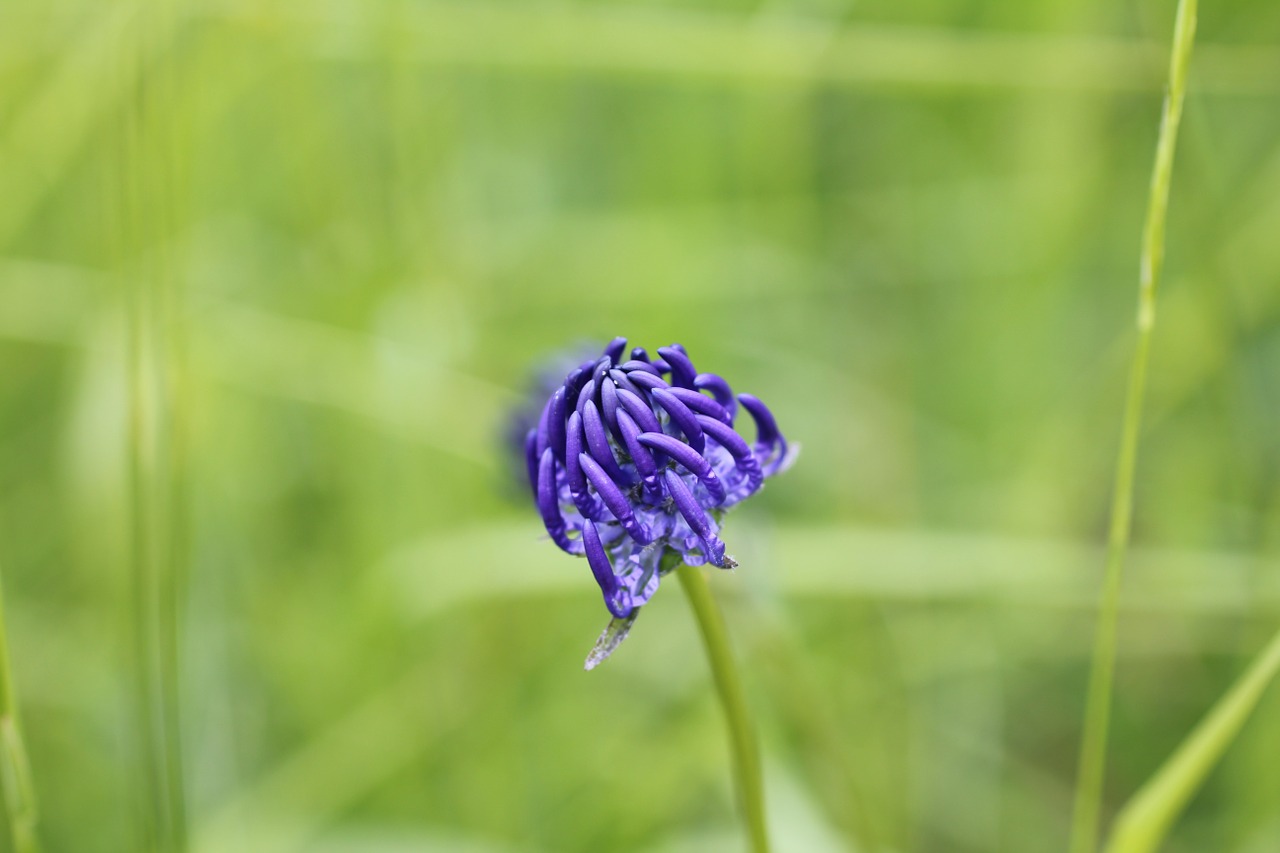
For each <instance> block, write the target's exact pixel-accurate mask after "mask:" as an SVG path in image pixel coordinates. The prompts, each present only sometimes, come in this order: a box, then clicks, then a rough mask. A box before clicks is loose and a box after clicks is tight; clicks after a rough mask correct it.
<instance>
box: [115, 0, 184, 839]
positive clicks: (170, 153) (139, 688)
mask: <svg viewBox="0 0 1280 853" xmlns="http://www.w3.org/2000/svg"><path fill="white" fill-rule="evenodd" d="M137 13H138V14H137V16H136V17H135V18H134V19H133V23H132V25H131V26H130V28H129V30H128V31H127V33H126V38H125V39H124V43H123V45H122V48H123V49H122V51H121V64H122V66H123V68H122V69H121V73H122V76H124V77H125V78H126V79H127V78H135V79H137V80H138V81H139V85H138V86H137V87H136V89H135V90H134V91H133V94H132V97H130V98H128V99H127V100H126V101H125V102H124V104H123V108H122V110H121V114H120V116H119V122H120V149H119V152H118V153H119V160H118V163H117V164H116V165H117V170H118V174H117V175H116V180H117V188H116V189H117V191H118V196H117V201H118V203H119V205H120V207H121V209H120V211H119V216H118V218H119V221H120V226H119V227H120V233H118V234H117V235H116V237H117V241H118V245H117V246H116V248H117V249H118V251H119V253H120V256H119V258H118V263H119V265H120V267H121V276H120V282H121V285H122V289H123V293H122V299H123V301H124V304H125V305H126V317H127V326H128V379H127V382H128V388H127V399H128V415H127V417H128V428H127V433H126V441H127V451H126V452H127V459H128V486H127V488H128V503H127V512H128V516H129V521H130V525H129V530H130V553H129V567H130V577H129V579H128V583H129V589H130V596H131V601H130V610H129V616H130V624H129V632H130V635H131V639H132V646H133V648H132V653H133V659H132V673H131V675H132V688H133V708H132V710H133V714H134V717H133V725H134V731H133V732H132V737H133V739H134V743H135V745H136V748H137V752H138V756H137V762H138V766H137V769H136V782H135V784H136V785H137V786H138V789H139V790H138V792H137V794H138V796H139V799H140V803H139V805H140V809H139V812H140V817H141V822H142V826H141V830H142V837H143V839H144V840H145V844H146V846H147V849H151V850H155V851H157V852H158V853H177V851H181V850H185V849H186V848H187V833H186V805H185V800H186V797H185V792H184V785H183V775H184V774H183V764H182V749H181V728H180V719H179V716H180V715H179V698H178V633H179V616H178V599H179V590H180V587H181V566H182V562H183V561H182V553H183V550H184V545H183V542H184V532H183V528H182V509H181V508H182V504H183V499H182V496H183V493H184V489H183V486H182V480H181V471H182V467H183V466H182V459H181V454H182V452H183V447H182V440H181V429H180V423H179V415H180V413H181V404H180V400H179V397H178V395H179V394H180V392H181V376H182V369H183V366H182V359H181V347H180V340H179V333H180V329H181V323H180V322H179V316H178V311H177V293H176V291H177V277H178V274H177V271H176V270H177V266H176V263H175V261H174V259H173V257H172V251H173V243H174V240H175V235H176V232H177V223H176V203H175V195H176V188H177V187H176V184H177V176H178V172H179V163H178V161H177V151H178V150H179V146H178V140H177V139H176V136H175V134H176V133H177V130H178V124H179V122H178V115H179V107H178V99H177V97H176V94H175V92H174V91H173V90H172V80H173V62H172V61H166V62H162V63H156V64H154V65H152V66H150V67H148V66H147V62H148V61H149V55H148V51H147V45H148V44H151V43H153V42H154V40H156V39H159V40H161V41H165V40H166V39H167V38H169V37H171V36H169V34H170V33H172V31H173V27H174V20H173V18H174V16H173V9H172V8H171V5H170V2H169V0H155V2H146V3H140V4H138V6H137Z"/></svg>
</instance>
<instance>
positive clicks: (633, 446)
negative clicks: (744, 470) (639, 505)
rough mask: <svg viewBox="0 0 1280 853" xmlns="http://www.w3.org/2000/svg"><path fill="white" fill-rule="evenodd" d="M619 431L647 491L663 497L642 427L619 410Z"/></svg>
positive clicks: (624, 411) (656, 469) (655, 467)
mask: <svg viewBox="0 0 1280 853" xmlns="http://www.w3.org/2000/svg"><path fill="white" fill-rule="evenodd" d="M618 429H619V431H620V432H621V433H622V443H623V444H624V445H625V446H626V448H627V453H629V454H631V461H632V462H634V463H635V466H636V470H637V471H639V472H640V479H641V481H642V482H643V483H644V485H645V491H647V492H648V493H649V494H650V495H651V496H653V497H655V498H657V497H659V496H661V494H662V485H661V484H660V483H659V482H658V463H657V462H656V461H655V460H654V458H653V454H652V453H650V452H649V448H647V447H645V446H644V445H643V444H641V443H640V441H639V439H640V427H639V426H637V425H636V422H635V421H634V420H632V418H631V415H629V414H627V410H626V409H619V410H618ZM753 459H754V457H753Z"/></svg>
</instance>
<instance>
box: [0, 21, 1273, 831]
mask: <svg viewBox="0 0 1280 853" xmlns="http://www.w3.org/2000/svg"><path fill="white" fill-rule="evenodd" d="M1173 5H1174V4H1173V3H1172V2H1157V0H1137V2H1134V0H1126V2H1100V0H1089V2H1075V0H1045V2H1021V0H985V1H980V2H958V0H911V2H899V0H861V2H857V3H853V2H844V0H764V2H757V1H756V0H751V2H744V0H682V2H670V1H669V0H668V2H663V0H617V2H587V0H563V1H562V2H514V0H506V2H504V0H477V2H469V0H447V2H446V0H441V2H434V0H433V1H432V2H426V0H423V1H422V2H418V0H378V2H358V0H291V1H290V2H270V0H268V2H248V0H244V2H241V1H240V0H226V2H219V1H218V0H208V1H207V2H201V0H185V2H179V0H169V2H150V3H145V2H144V3H126V2H105V3H104V2H88V0H7V2H5V3H3V4H0V371H2V373H0V376H2V384H0V542H3V546H2V547H0V573H2V575H3V580H4V586H5V595H6V601H5V604H6V616H7V625H6V627H7V630H8V633H9V638H10V654H11V656H12V660H13V670H14V678H15V685H16V689H17V695H18V697H19V700H20V704H21V711H22V722H23V726H24V732H25V737H26V741H27V748H28V752H29V755H30V762H31V767H32V775H33V778H34V780H35V786H36V791H37V793H38V797H39V805H40V811H41V814H40V832H41V835H42V838H43V840H44V843H45V846H46V847H47V849H48V850H50V851H72V850H74V851H78V853H99V851H101V853H106V851H135V850H139V851H140V850H149V849H155V850H166V849H178V848H180V847H183V846H186V847H189V848H190V849H192V850H195V851H199V853H220V851H267V853H286V851H303V850H305V851H372V853H401V851H447V852H448V853H511V851H535V852H536V851H546V853H575V851H602V850H609V851H671V853H684V851H690V853H692V851H713V853H716V851H731V850H738V849H740V845H741V840H740V836H739V830H738V827H737V824H736V822H735V816H734V810H733V803H732V795H731V789H730V785H729V780H728V776H727V772H726V770H727V762H728V753H727V746H726V742H725V738H724V734H723V731H722V728H721V719H720V716H719V709H718V707H717V706H716V704H715V701H714V697H713V694H712V692H711V690H710V688H709V682H708V672H707V667H706V664H705V660H704V658H703V655H702V652H701V649H700V647H699V646H698V644H697V638H696V634H695V630H694V626H693V622H692V619H691V615H690V613H689V611H688V607H687V605H686V604H685V602H684V601H683V600H682V598H681V595H680V594H679V593H678V592H677V585H675V584H671V585H670V587H669V588H667V589H665V590H664V591H663V593H662V594H660V595H659V596H658V598H657V599H656V600H655V602H654V603H653V604H652V605H651V606H649V607H647V608H645V611H644V614H643V618H641V619H640V621H639V623H638V624H637V627H636V630H635V631H634V632H633V634H632V636H631V638H630V639H629V640H628V641H627V642H626V644H624V645H623V647H622V648H621V649H620V650H619V652H618V653H617V654H616V655H615V656H614V657H613V658H612V659H611V660H610V661H609V662H608V664H607V665H605V666H604V667H602V668H601V669H599V670H596V671H595V672H592V673H590V674H585V673H583V671H582V660H583V657H584V656H585V654H586V652H587V651H588V649H589V648H590V646H591V644H592V642H593V641H594V639H595V636H596V634H597V633H598V632H599V630H600V629H601V628H602V627H603V625H604V622H605V621H606V614H605V611H604V609H603V607H602V606H601V602H600V599H599V595H598V592H597V591H596V590H595V587H594V584H593V583H592V581H591V578H590V575H589V574H588V572H587V569H586V567H585V565H583V564H582V563H581V562H579V561H575V560H572V559H570V558H568V557H565V556H564V555H562V554H561V553H559V552H558V551H557V550H556V549H555V548H554V547H553V546H552V545H551V544H550V543H549V542H547V541H545V540H544V539H543V538H542V535H541V532H540V527H539V522H538V518H537V515H536V513H535V512H534V511H533V510H532V508H531V507H530V506H528V505H527V504H528V500H527V498H526V494H525V492H524V491H522V487H521V485H520V482H519V476H520V474H519V470H520V469H519V465H518V464H513V462H512V457H511V456H510V455H509V454H508V452H507V451H506V449H505V448H504V447H503V445H502V438H503V435H504V432H505V430H506V423H507V420H506V419H507V416H508V415H507V413H508V412H509V410H510V408H511V407H512V406H513V405H516V404H518V403H519V402H520V400H521V399H522V394H523V392H524V389H525V388H526V386H527V383H528V381H529V378H530V377H531V376H532V375H533V374H534V373H535V372H536V370H537V367H538V365H539V364H541V363H542V362H543V360H544V359H546V358H547V357H549V356H552V355H554V354H555V353H556V352H558V351H561V350H563V349H565V348H570V349H572V348H575V347H578V346H581V345H584V344H587V345H596V344H598V343H600V342H603V341H605V340H607V339H609V338H611V337H613V336H614V335H626V336H628V337H629V338H631V340H632V341H633V343H635V344H638V345H644V346H647V347H649V348H651V349H652V348H655V347H657V346H661V345H666V344H668V343H671V342H673V341H679V342H682V343H684V344H685V345H686V346H687V348H688V350H689V352H690V353H691V355H692V356H693V358H694V360H695V362H696V363H697V364H698V365H699V366H700V367H701V368H702V369H704V370H712V371H715V372H719V373H722V374H724V375H726V376H728V377H729V378H730V379H731V380H732V381H733V382H734V384H735V386H736V387H737V388H738V389H739V390H749V391H751V392H752V393H754V394H756V395H758V396H760V397H762V398H763V399H764V400H766V401H767V402H768V403H769V404H770V406H771V407H772V408H773V409H774V411H775V412H776V413H777V414H778V417H779V420H780V422H781V425H782V427H783V429H784V431H785V432H787V434H788V435H789V437H790V438H792V439H793V440H796V441H799V442H800V443H801V444H802V445H803V454H802V456H801V459H800V462H799V463H798V464H797V465H796V467H795V468H794V469H793V470H792V471H791V472H790V473H788V474H787V475H786V476H785V477H781V478H778V479H777V480H774V481H771V482H770V484H769V486H768V488H767V489H766V490H765V492H764V493H763V494H762V495H760V496H759V497H757V498H755V499H753V500H752V501H751V503H750V505H749V506H746V507H744V508H743V509H741V510H740V511H738V512H737V513H735V514H734V515H733V516H732V517H731V518H730V519H729V521H728V526H727V528H726V538H727V541H728V543H729V545H730V552H731V553H733V554H735V555H736V556H737V557H738V559H739V560H740V562H741V564H742V567H741V568H740V569H739V570H738V571H737V572H735V573H733V574H717V575H716V576H715V577H714V578H713V580H714V588H715V592H716V594H717V596H718V597H719V598H720V600H721V602H722V603H723V605H724V606H725V608H726V609H727V611H728V618H729V623H730V627H731V631H732V634H733V638H734V641H735V644H736V646H737V649H738V652H739V653H740V656H741V658H742V660H743V663H744V666H745V667H746V672H747V681H748V686H749V692H750V694H751V698H752V701H753V704H754V705H755V708H756V710H757V713H758V716H759V726H760V729H761V737H762V742H763V745H764V754H765V759H766V763H767V785H768V796H769V804H770V811H771V819H772V821H773V831H774V834H775V836H776V839H777V842H778V848H779V849H780V850H782V851H803V852H804V853H823V852H824V851H849V850H894V851H975V853H977V851H995V850H1000V851H1017V853H1038V851H1059V850H1062V849H1064V847H1065V844H1066V841H1065V839H1066V836H1067V827H1068V820H1069V815H1070V799H1071V786H1072V784H1073V778H1074V773H1075V761H1076V751H1077V748H1078V738H1079V729H1080V720H1081V715H1082V709H1083V693H1084V685H1085V678H1086V672H1087V665H1088V656H1089V651H1090V644H1091V636H1092V628H1093V607H1094V602H1095V600H1096V594H1097V590H1098V588H1099V584H1100V579H1101V570H1102V564H1103V557H1102V552H1101V547H1100V546H1101V543H1102V541H1103V539H1104V531H1105V525H1106V517H1107V513H1108V511H1109V494H1110V482H1111V476H1112V471H1113V467H1114V457H1115V451H1116V447H1117V439H1118V433H1119V421H1120V413H1121V407H1122V399H1123V393H1124V387H1123V386H1124V377H1125V373H1126V369H1127V363H1128V359H1129V357H1130V354H1131V352H1132V346H1133V331H1132V330H1133V315H1134V308H1135V304H1136V282H1137V255H1138V245H1139V238H1140V231H1141V223H1142V216H1143V210H1144V205H1145V201H1146V187H1147V182H1148V176H1149V173H1150V166H1151V161H1152V152H1153V148H1154V142H1155V134H1156V128H1157V123H1158V118H1159V109H1160V100H1161V88H1162V84H1163V80H1164V76H1165V62H1166V57H1167V44H1168V41H1169V36H1170V33H1171V29H1172V19H1173ZM1278 132H1280V5H1276V4H1275V3H1271V2H1266V0H1253V2H1248V1H1247V0H1242V2H1235V3H1230V4H1222V3H1205V4H1203V8H1202V9H1201V16H1200V30H1199V46H1198V48H1197V53H1196V55H1195V57H1194V59H1193V62H1192V83H1191V90H1190V93H1189V96H1188V101H1187V107H1186V116H1185V121H1184V126H1183V134H1182V138H1181V144H1180V149H1179V158H1178V162H1177V166H1176V169H1175V173H1174V181H1173V197H1172V208H1171V220H1170V226H1169V249H1168V261H1167V267H1166V271H1167V280H1166V286H1165V289H1164V291H1163V292H1162V294H1161V298H1160V302H1161V304H1160V316H1159V320H1158V325H1157V329H1156V338H1155V350H1154V354H1153V362H1152V368H1151V387H1150V393H1149V395H1148V403H1149V409H1148V414H1149V419H1148V421H1147V428H1146V430H1145V432H1144V437H1143V444H1142V447H1141V451H1140V454H1141V456H1140V462H1139V480H1138V493H1137V517H1136V527H1135V548H1134V552H1133V558H1132V561H1131V563H1130V571H1129V573H1128V575H1127V577H1126V583H1125V594H1124V595H1125V598H1124V608H1123V612H1122V622H1121V634H1120V637H1121V649H1120V661H1119V667H1118V681H1117V706H1116V713H1115V721H1114V723H1115V726H1114V731H1113V738H1112V749H1111V753H1110V763H1109V771H1108V784H1107V809H1108V810H1112V809H1114V808H1115V807H1116V806H1117V805H1118V804H1119V803H1121V802H1123V801H1124V799H1125V798H1126V797H1127V796H1128V795H1129V794H1130V793H1131V792H1132V791H1133V790H1134V789H1135V788H1136V787H1137V785H1139V784H1140V783H1141V782H1142V780H1144V779H1145V778H1147V777H1148V776H1149V775H1150V773H1151V772H1152V771H1153V770H1154V769H1155V767H1156V766H1157V765H1158V764H1159V762H1160V761H1161V760H1162V759H1163V757H1164V756H1165V755H1167V754H1168V752H1169V751H1170V750H1171V749H1172V748H1173V747H1174V746H1175V745H1176V744H1177V743H1178V742H1179V741H1180V740H1181V739H1182V737H1183V736H1184V735H1185V734H1186V732H1187V730H1188V729H1189V727H1190V726H1191V725H1192V724H1193V723H1194V722H1195V721H1196V720H1197V719H1198V718H1199V717H1200V715H1201V714H1202V713H1203V712H1204V710H1205V709H1206V708H1207V707H1208V706H1209V705H1210V704H1211V703H1212V701H1213V700H1214V699H1215V698H1216V697H1217V696H1218V695H1220V694H1221V692H1222V691H1223V690H1224V689H1225V687H1226V686H1227V685H1228V684H1229V683H1230V682H1231V681H1232V679H1233V678H1234V677H1235V675H1236V674H1237V673H1238V672H1239V671H1240V670H1241V668H1242V667H1243V665H1244V662H1245V661H1246V660H1248V658H1249V657H1250V656H1251V655H1252V654H1253V653H1254V652H1255V651H1256V650H1257V649H1258V648H1259V647H1260V646H1261V645H1262V642H1263V640H1264V638H1265V637H1266V636H1268V635H1269V634H1270V633H1271V632H1272V631H1274V629H1275V627H1276V625H1277V623H1278V622H1280V565H1278V555H1280V494H1278V492H1277V484H1278V482H1280V480H1278V475H1280V322H1278V317H1280V287H1278V286H1277V285H1278V281H1280V239H1277V235H1278V234H1280V147H1277V144H1276V140H1277V133H1278ZM164 685H170V687H165V686H164ZM1277 755H1280V691H1273V692H1272V694H1271V695H1270V696H1269V698H1267V699H1266V700H1264V703H1263V706H1262V707H1261V708H1260V710H1259V713H1258V714H1257V715H1256V716H1255V718H1254V719H1253V720H1252V721H1251V722H1250V724H1249V725H1248V726H1247V727H1246V729H1245V730H1244V732H1243V734H1242V738H1241V740H1240V742H1239V743H1238V744H1237V745H1236V747H1235V748H1234V749H1233V750H1232V751H1231V752H1230V753H1229V754H1228V756H1227V758H1226V760H1225V762H1224V763H1223V764H1222V766H1221V767H1220V768H1219V769H1218V770H1217V771H1216V772H1215V773H1214V774H1213V775H1212V776H1211V778H1210V780H1209V784H1208V786H1207V787H1206V789H1205V790H1204V792H1203V793H1202V795H1201V796H1200V797H1199V798H1198V799H1197V800H1196V801H1195V803H1194V804H1193V807H1192V809H1191V810H1190V812H1189V813H1188V815H1187V816H1186V818H1185V819H1184V820H1183V821H1182V822H1181V823H1180V824H1179V826H1178V828H1177V830H1176V831H1175V833H1174V836H1173V838H1172V840H1171V842H1170V844H1169V846H1168V849H1169V850H1171V851H1203V850H1221V851H1240V853H1265V851H1274V850H1277V849H1280V807H1278V806H1277V803H1278V802H1280V796H1278V795H1277V794H1276V791H1280V761H1277V760H1276V756H1277ZM165 779H169V780H171V782H170V783H163V780H165ZM157 780H160V782H157ZM177 782H180V783H181V785H178V784H177ZM179 788H180V789H181V790H180V793H181V800H180V801H179V800H178V799H175V798H174V794H175V793H176V792H178V791H179ZM166 791H167V792H168V793H166ZM157 815H158V816H159V817H157ZM148 827H150V829H148ZM7 841H8V839H7V833H6V837H5V840H4V842H0V843H7Z"/></svg>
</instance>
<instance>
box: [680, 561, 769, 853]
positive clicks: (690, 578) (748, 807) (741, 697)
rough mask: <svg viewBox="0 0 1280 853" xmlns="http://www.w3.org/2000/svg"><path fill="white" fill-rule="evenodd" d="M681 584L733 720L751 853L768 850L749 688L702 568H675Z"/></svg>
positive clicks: (732, 743) (726, 711)
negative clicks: (734, 658)
mask: <svg viewBox="0 0 1280 853" xmlns="http://www.w3.org/2000/svg"><path fill="white" fill-rule="evenodd" d="M676 575H677V576H678V577H679V578H680V585H681V586H683V587H684V592H685V595H687V596H688V597H689V605H690V606H691V607H692V608H693V615H694V617H696V618H697V620H698V631H699V633H700V634H701V635H702V643H703V645H704V646H706V649H707V660H708V662H709V663H710V664H711V676H712V678H713V679H714V680H715V683H716V692H717V693H718V694H719V695H720V704H721V706H722V707H723V708H724V716H725V721H726V722H727V723H728V724H729V746H730V748H731V749H732V751H733V774H734V783H735V787H736V789H737V794H738V805H739V807H740V808H741V809H742V816H743V819H744V820H745V821H746V824H747V833H748V835H749V836H750V838H751V850H752V853H768V850H769V834H768V831H767V830H766V829H765V817H764V775H763V773H762V772H761V769H760V750H759V747H758V746H757V744H756V737H755V728H754V726H753V725H752V723H751V713H750V711H749V710H748V709H747V697H746V692H745V691H744V690H743V689H742V679H741V678H740V677H739V676H738V668H737V666H736V665H735V664H734V660H733V651H732V649H730V648H729V634H728V632H727V631H726V630H725V626H724V617H723V616H721V615H720V608H718V607H717V606H716V602H715V599H714V598H712V597H711V589H710V587H709V586H708V585H707V579H706V578H705V577H703V575H702V570H701V569H699V568H694V567H692V566H685V565H681V566H680V568H678V569H676Z"/></svg>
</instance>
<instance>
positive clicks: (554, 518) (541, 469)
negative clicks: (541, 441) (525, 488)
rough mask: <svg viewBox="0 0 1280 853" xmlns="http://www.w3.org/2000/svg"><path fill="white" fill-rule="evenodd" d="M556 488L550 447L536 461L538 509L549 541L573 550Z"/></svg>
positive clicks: (553, 457)
mask: <svg viewBox="0 0 1280 853" xmlns="http://www.w3.org/2000/svg"><path fill="white" fill-rule="evenodd" d="M558 491H559V490H558V489H557V488H556V457H555V454H554V453H552V452H551V448H549V447H548V448H547V449H546V450H544V451H542V459H541V461H539V463H538V511H539V512H540V513H542V524H543V526H545V527H546V528H547V533H548V534H550V536H551V541H552V542H554V543H556V544H557V545H559V546H560V547H561V549H563V550H565V551H568V552H569V553H570V554H572V553H573V552H574V548H573V543H572V542H570V541H569V535H568V533H566V531H565V525H564V516H563V515H561V514H560V499H559V497H558V495H557V492H558Z"/></svg>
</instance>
